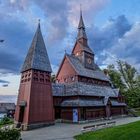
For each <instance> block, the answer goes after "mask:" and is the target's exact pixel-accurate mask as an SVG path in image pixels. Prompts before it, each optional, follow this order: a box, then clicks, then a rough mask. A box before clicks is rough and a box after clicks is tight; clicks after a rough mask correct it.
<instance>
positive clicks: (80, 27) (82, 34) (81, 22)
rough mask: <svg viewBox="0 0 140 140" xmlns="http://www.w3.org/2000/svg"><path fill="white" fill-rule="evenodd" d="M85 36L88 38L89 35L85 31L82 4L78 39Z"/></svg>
mask: <svg viewBox="0 0 140 140" xmlns="http://www.w3.org/2000/svg"><path fill="white" fill-rule="evenodd" d="M81 38H84V39H87V35H86V32H85V25H84V21H83V16H82V9H81V5H80V20H79V25H78V35H77V40H79V39H81Z"/></svg>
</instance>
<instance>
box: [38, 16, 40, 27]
mask: <svg viewBox="0 0 140 140" xmlns="http://www.w3.org/2000/svg"><path fill="white" fill-rule="evenodd" d="M38 27H39V28H40V18H39V19H38Z"/></svg>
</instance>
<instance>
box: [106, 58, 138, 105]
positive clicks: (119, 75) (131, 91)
mask: <svg viewBox="0 0 140 140" xmlns="http://www.w3.org/2000/svg"><path fill="white" fill-rule="evenodd" d="M107 69H108V74H109V77H110V80H111V81H112V83H113V85H114V86H115V87H116V88H119V89H120V92H121V93H122V94H123V95H124V96H125V99H126V102H127V104H128V105H129V106H130V107H140V75H139V74H138V72H137V70H136V69H135V68H134V67H133V66H131V65H130V64H128V63H127V62H124V61H120V60H119V61H118V62H117V68H115V66H114V65H109V66H108V67H107Z"/></svg>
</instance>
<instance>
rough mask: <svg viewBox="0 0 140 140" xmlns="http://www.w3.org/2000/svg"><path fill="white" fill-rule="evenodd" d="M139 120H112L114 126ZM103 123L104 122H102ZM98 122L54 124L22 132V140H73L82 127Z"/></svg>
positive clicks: (138, 118)
mask: <svg viewBox="0 0 140 140" xmlns="http://www.w3.org/2000/svg"><path fill="white" fill-rule="evenodd" d="M138 120H140V117H125V118H117V119H113V121H116V125H122V124H127V123H130V122H135V121H138ZM102 122H105V121H102ZM97 123H99V122H93V123H86V124H66V123H56V124H55V125H53V126H49V127H44V128H40V129H35V130H31V131H24V132H22V139H23V140H74V139H73V136H75V135H78V134H80V133H81V129H82V127H83V126H86V125H92V124H97Z"/></svg>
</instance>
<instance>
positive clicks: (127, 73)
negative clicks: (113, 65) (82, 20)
mask: <svg viewBox="0 0 140 140" xmlns="http://www.w3.org/2000/svg"><path fill="white" fill-rule="evenodd" d="M117 63H118V69H119V72H120V73H121V76H122V78H123V80H124V83H125V84H126V86H127V88H128V89H133V88H134V87H135V85H136V73H137V70H136V69H135V68H134V67H132V66H131V65H130V64H128V63H127V62H123V61H120V60H119V61H118V62H117Z"/></svg>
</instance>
